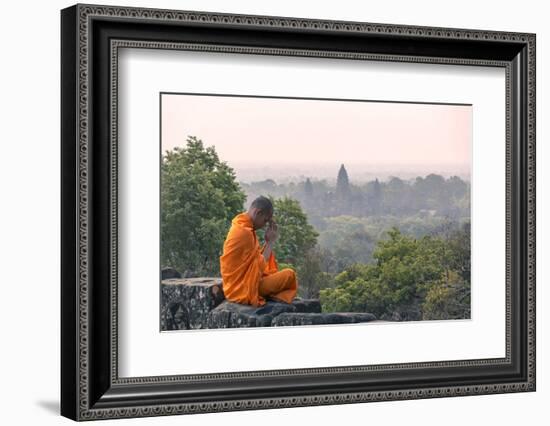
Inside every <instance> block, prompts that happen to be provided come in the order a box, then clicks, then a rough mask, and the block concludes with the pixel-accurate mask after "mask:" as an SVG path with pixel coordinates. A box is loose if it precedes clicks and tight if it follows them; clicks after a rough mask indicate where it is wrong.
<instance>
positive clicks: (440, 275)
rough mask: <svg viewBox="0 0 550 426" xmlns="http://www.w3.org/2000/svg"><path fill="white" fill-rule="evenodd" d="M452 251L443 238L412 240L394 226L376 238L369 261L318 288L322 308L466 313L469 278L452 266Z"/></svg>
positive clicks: (382, 314) (403, 315)
mask: <svg viewBox="0 0 550 426" xmlns="http://www.w3.org/2000/svg"><path fill="white" fill-rule="evenodd" d="M455 254H456V250H455V249H454V246H453V245H452V244H449V241H448V240H445V239H443V238H436V237H430V236H425V237H423V238H421V239H415V238H412V237H409V236H406V235H403V234H401V232H400V231H399V230H398V229H397V228H393V229H391V230H390V231H389V232H388V238H387V239H386V240H382V241H380V242H379V243H378V245H377V247H376V249H375V251H374V253H373V257H374V259H375V261H376V263H375V264H371V265H360V264H358V265H354V266H352V267H349V268H347V269H346V270H345V271H344V272H342V273H340V274H339V275H337V276H336V278H335V287H334V288H329V289H325V290H321V291H320V296H321V303H322V305H323V310H325V311H330V310H334V309H339V310H345V311H355V312H371V313H373V314H375V315H377V316H378V317H379V318H382V319H399V320H420V319H448V318H466V317H469V309H470V308H469V304H470V301H469V282H468V281H466V280H464V279H463V278H462V276H461V274H460V273H459V272H457V271H455V270H454V269H452V268H455V267H456V265H457V261H456V256H455Z"/></svg>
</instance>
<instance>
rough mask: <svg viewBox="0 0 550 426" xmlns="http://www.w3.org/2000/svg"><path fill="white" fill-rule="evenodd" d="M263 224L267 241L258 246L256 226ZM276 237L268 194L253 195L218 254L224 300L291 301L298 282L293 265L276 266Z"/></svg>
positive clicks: (233, 222) (253, 303)
mask: <svg viewBox="0 0 550 426" xmlns="http://www.w3.org/2000/svg"><path fill="white" fill-rule="evenodd" d="M266 224H267V225H268V227H267V229H266V232H265V241H266V242H265V244H264V245H263V247H260V244H259V242H258V238H257V236H256V230H257V229H261V228H263V227H264V226H265V225H266ZM277 238H278V233H277V224H276V223H275V221H274V220H273V204H272V203H271V201H270V200H269V198H266V197H258V198H256V199H255V200H254V201H253V202H252V204H251V205H250V208H249V209H248V211H246V212H244V213H240V214H238V215H237V216H235V218H234V219H233V221H232V222H231V228H230V229H229V233H228V234H227V238H226V239H225V243H224V245H223V255H222V256H220V269H221V274H222V280H223V292H224V294H225V298H226V299H227V300H229V301H231V302H236V303H243V304H247V305H252V306H263V305H265V303H266V298H269V299H272V300H275V301H278V302H285V303H291V302H292V300H293V299H294V297H295V296H296V291H297V289H298V282H297V280H296V274H295V273H294V271H293V270H292V269H288V268H287V269H283V270H280V271H279V270H278V266H277V262H276V260H275V255H274V254H273V245H274V244H275V241H277Z"/></svg>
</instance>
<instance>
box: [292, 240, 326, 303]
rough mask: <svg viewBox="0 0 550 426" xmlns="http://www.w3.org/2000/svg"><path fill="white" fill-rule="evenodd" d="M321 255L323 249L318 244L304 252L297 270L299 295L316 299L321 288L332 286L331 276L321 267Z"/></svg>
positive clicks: (322, 254)
mask: <svg viewBox="0 0 550 426" xmlns="http://www.w3.org/2000/svg"><path fill="white" fill-rule="evenodd" d="M323 257H324V253H323V250H321V248H320V247H319V246H316V247H314V248H313V249H310V250H308V251H306V252H305V253H304V255H303V257H302V259H301V260H300V262H299V267H298V270H297V273H298V284H299V285H298V294H299V296H300V297H304V298H306V299H310V298H314V299H317V298H319V292H320V290H321V289H324V288H328V287H331V286H332V283H333V279H332V276H331V275H330V274H329V273H327V272H323V269H322V268H323V260H324V259H323Z"/></svg>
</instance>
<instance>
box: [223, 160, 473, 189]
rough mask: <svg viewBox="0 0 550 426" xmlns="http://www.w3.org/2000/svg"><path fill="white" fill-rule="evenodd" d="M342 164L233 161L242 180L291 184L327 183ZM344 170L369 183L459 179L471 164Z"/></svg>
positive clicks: (349, 166)
mask: <svg viewBox="0 0 550 426" xmlns="http://www.w3.org/2000/svg"><path fill="white" fill-rule="evenodd" d="M340 164H341V163H337V162H334V163H325V164H312V163H305V164H289V165H286V166H282V165H269V164H257V165H251V164H239V163H238V162H234V163H232V167H233V169H234V170H235V174H236V176H237V180H238V181H239V182H243V183H252V182H258V181H262V180H265V179H273V180H275V181H276V182H278V183H290V182H300V181H305V180H306V178H308V177H310V178H311V177H312V176H313V177H314V178H315V179H317V180H323V179H324V180H326V181H327V182H328V183H331V184H334V183H335V182H336V174H335V172H334V171H335V170H338V168H339V167H340ZM345 166H346V170H347V171H348V173H349V175H350V176H353V182H354V183H362V182H368V181H372V180H375V179H379V180H380V181H384V180H389V179H390V178H391V177H398V178H400V179H404V180H408V179H414V178H416V177H417V176H427V175H429V174H432V173H433V174H437V175H440V176H443V177H445V178H449V177H451V176H458V177H460V178H461V179H462V180H465V181H469V180H470V166H469V165H463V166H460V167H457V166H456V165H448V164H442V165H439V166H438V165H414V166H408V167H406V166H403V165H391V164H388V165H384V166H380V165H378V164H368V163H363V164H354V163H348V162H346V163H345Z"/></svg>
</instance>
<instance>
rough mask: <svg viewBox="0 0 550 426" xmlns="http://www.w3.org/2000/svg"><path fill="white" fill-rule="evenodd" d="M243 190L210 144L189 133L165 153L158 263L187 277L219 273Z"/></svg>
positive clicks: (242, 201) (239, 209)
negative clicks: (183, 143) (223, 250)
mask: <svg viewBox="0 0 550 426" xmlns="http://www.w3.org/2000/svg"><path fill="white" fill-rule="evenodd" d="M244 200H245V194H244V192H243V191H242V190H241V188H240V187H239V185H238V183H237V182H236V180H235V173H234V171H233V169H232V168H231V167H229V166H228V165H227V164H226V163H225V162H222V161H220V159H219V157H218V155H217V153H216V151H215V149H214V147H207V148H205V147H204V145H203V143H202V141H201V140H200V139H197V138H196V137H194V136H189V137H188V138H187V145H186V147H185V148H180V147H176V148H174V149H173V150H171V151H167V152H166V153H165V154H164V156H163V158H162V165H161V225H160V228H161V229H160V232H161V264H162V266H172V267H174V268H176V269H178V270H179V271H181V272H184V273H187V274H188V275H191V276H201V275H202V276H204V275H218V274H219V256H220V255H221V251H222V247H223V242H224V239H225V236H226V234H227V231H228V230H229V227H230V225H231V219H232V218H233V217H234V216H235V215H236V214H237V213H239V212H241V211H242V210H243V203H244Z"/></svg>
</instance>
